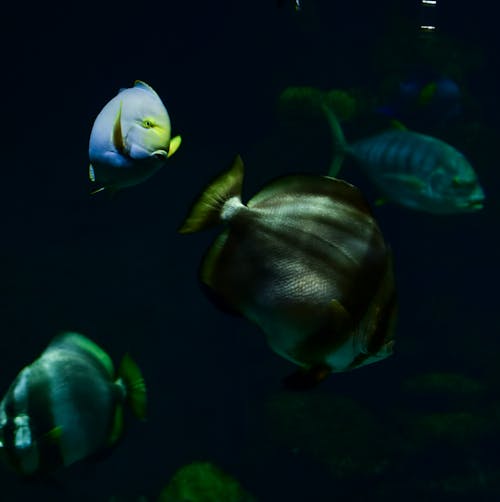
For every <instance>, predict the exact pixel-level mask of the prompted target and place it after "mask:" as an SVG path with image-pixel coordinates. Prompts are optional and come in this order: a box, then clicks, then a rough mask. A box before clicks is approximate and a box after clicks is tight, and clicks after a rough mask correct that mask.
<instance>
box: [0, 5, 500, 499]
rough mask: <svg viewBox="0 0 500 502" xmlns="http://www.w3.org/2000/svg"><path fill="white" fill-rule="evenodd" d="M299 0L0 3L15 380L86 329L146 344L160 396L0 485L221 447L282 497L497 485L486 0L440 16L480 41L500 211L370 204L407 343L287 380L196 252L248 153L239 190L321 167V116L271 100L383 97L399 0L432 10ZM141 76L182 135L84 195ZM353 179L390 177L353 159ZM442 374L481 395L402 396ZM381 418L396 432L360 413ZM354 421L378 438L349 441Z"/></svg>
mask: <svg viewBox="0 0 500 502" xmlns="http://www.w3.org/2000/svg"><path fill="white" fill-rule="evenodd" d="M303 3H304V4H308V9H307V12H305V9H304V12H303V13H302V14H303V15H295V13H294V12H293V11H292V9H277V8H276V5H275V3H274V2H273V1H272V0H254V1H250V0H249V1H246V0H240V1H236V0H235V1H233V2H230V1H219V2H206V1H204V2H201V1H188V0H183V1H177V2H171V1H167V0H165V1H163V2H141V3H137V4H136V5H135V6H126V5H124V4H122V3H113V2H109V3H104V2H102V3H101V4H98V5H97V4H96V5H92V4H90V3H79V4H77V5H73V4H70V3H67V4H66V5H64V6H62V7H60V8H57V9H56V8H54V7H51V6H49V5H46V4H43V3H39V4H37V5H36V6H34V7H29V8H28V7H27V6H24V5H21V4H19V5H14V6H13V10H12V12H11V14H9V15H8V16H5V17H4V20H3V23H4V30H3V33H4V36H6V40H5V42H4V44H3V48H4V57H3V62H2V69H3V72H2V74H3V81H4V99H3V114H2V115H3V119H4V124H3V125H4V133H3V138H4V142H3V150H4V151H3V153H4V155H3V159H2V166H3V168H2V196H1V197H0V200H1V209H2V215H3V218H2V242H3V244H2V249H1V250H0V253H1V258H2V259H1V261H0V270H1V277H2V280H1V282H0V293H1V303H0V312H1V315H0V323H1V324H0V332H1V333H2V336H1V339H0V353H1V354H2V359H1V361H2V365H1V367H2V370H1V372H0V387H1V389H5V390H6V389H7V387H8V385H9V384H10V382H11V381H12V379H13V378H14V376H15V375H16V374H17V372H18V371H19V370H20V369H21V368H22V367H23V366H24V365H25V364H27V363H28V362H31V361H32V360H33V359H35V358H36V357H37V356H38V354H39V353H40V352H41V351H42V350H43V349H44V347H45V346H46V344H47V343H48V342H49V340H50V339H51V338H52V336H54V335H55V334H56V333H58V332H59V331H61V330H75V331H80V332H82V333H84V334H86V335H87V336H89V337H90V338H92V339H94V340H95V341H96V342H98V343H99V344H100V345H102V346H103V347H104V348H105V349H106V350H108V351H109V352H110V354H111V355H112V357H113V359H114V360H115V361H118V360H119V358H120V357H121V355H122V354H123V353H124V352H126V351H129V352H130V353H131V354H132V355H133V356H134V358H135V359H136V361H137V362H138V363H139V365H140V366H141V367H142V369H143V371H144V374H145V378H146V381H147V383H148V390H149V399H150V413H149V419H148V421H147V423H145V424H136V423H134V422H132V423H131V427H130V430H129V434H128V436H127V438H126V440H125V441H124V442H123V444H121V445H120V446H119V448H118V449H117V450H116V451H115V452H114V453H113V455H111V456H110V457H109V458H107V459H105V460H103V461H102V462H100V463H98V464H96V465H93V464H92V465H86V464H85V465H79V466H75V467H74V468H71V469H68V471H67V472H65V473H64V474H63V475H62V476H60V477H59V478H58V479H57V481H55V482H54V483H53V484H48V485H43V486H38V485H36V486H33V485H29V484H28V485H27V484H25V483H21V482H20V481H19V480H18V479H17V478H16V477H15V476H13V475H12V474H11V473H10V472H8V471H7V470H1V471H0V500H2V501H4V500H5V501H9V502H10V501H24V500H26V501H28V500H30V501H31V500H47V501H53V502H58V501H68V500H75V501H86V500H98V501H107V500H108V499H109V497H110V496H111V495H113V494H124V495H130V496H134V495H140V494H144V495H148V496H150V497H151V498H153V497H155V496H156V495H157V494H158V493H159V491H160V490H161V489H162V487H163V486H164V485H165V484H166V483H167V482H168V480H169V479H170V477H171V476H172V475H173V473H174V472H175V470H176V469H178V468H179V467H181V466H182V465H184V464H187V463H190V462H193V461H195V460H209V461H212V462H214V463H216V464H217V465H219V466H220V467H221V468H223V469H224V470H226V472H228V473H230V474H232V475H233V476H235V477H236V478H237V479H239V480H240V482H241V483H242V484H243V486H244V487H245V488H247V489H248V491H249V492H251V493H252V494H253V495H254V496H255V497H256V498H257V499H258V500H260V501H264V502H267V501H291V502H295V501H297V502H299V501H305V500H318V501H322V500H325V501H326V500H332V501H333V500H335V501H336V502H340V501H349V500H379V499H380V500H382V499H383V500H406V501H408V500H417V499H418V500H422V499H424V500H466V499H467V500H471V499H474V500H497V497H498V496H499V494H500V488H499V484H500V483H499V481H496V479H497V478H498V477H499V476H500V461H499V460H498V457H497V455H496V452H497V451H498V447H499V446H500V424H499V425H497V422H498V421H500V400H499V399H498V397H497V396H498V388H499V385H500V372H499V371H498V369H497V367H498V358H499V352H500V344H499V341H498V336H499V334H500V333H499V322H498V292H497V285H498V281H499V279H500V274H499V270H498V252H499V247H498V216H499V215H500V213H499V203H498V198H497V193H498V191H499V189H500V182H499V180H500V178H499V175H498V172H497V171H498V169H497V164H498V146H497V145H498V143H495V138H497V137H498V111H499V101H498V96H497V90H498V62H497V61H496V59H495V58H496V54H497V49H498V45H499V39H498V31H497V28H496V26H495V22H496V21H495V20H494V19H492V17H494V16H491V13H488V7H489V5H487V4H486V2H483V3H480V2H479V3H477V2H476V3H475V4H474V5H472V4H469V3H465V2H463V3H461V2H459V3H457V2H451V1H448V2H444V1H443V2H441V1H440V2H439V4H440V5H439V9H440V11H439V23H440V24H439V26H440V27H441V29H442V31H443V32H444V33H446V34H448V35H449V36H450V37H453V39H455V40H458V41H459V42H460V44H463V45H464V46H466V47H471V48H473V50H475V51H476V52H477V53H478V54H480V55H481V57H482V58H484V60H483V62H482V64H480V65H478V67H476V68H474V69H473V70H472V71H471V72H470V73H469V74H467V75H466V77H465V82H466V84H467V86H468V92H469V94H470V95H471V96H472V97H473V99H474V100H475V108H474V109H473V111H474V113H475V114H476V115H474V113H472V114H471V115H469V116H468V117H467V120H471V121H477V122H479V123H480V124H481V126H482V127H483V128H484V130H485V131H487V133H488V134H487V135H486V136H480V137H479V138H476V139H475V141H469V142H468V143H467V148H463V149H464V150H465V153H466V154H467V155H468V156H469V158H470V160H471V162H472V163H473V164H474V165H475V167H476V169H477V171H478V175H479V177H480V179H481V182H482V184H483V186H484V188H485V191H486V194H487V197H488V200H487V204H486V207H485V208H484V210H482V211H481V212H480V213H476V214H466V215H455V216H446V217H444V216H442V217H438V216H432V215H428V214H423V213H416V212H411V211H408V210H405V209H403V208H400V207H396V206H390V205H386V206H383V207H380V208H376V209H375V211H376V214H377V217H378V220H379V222H380V225H381V227H382V229H383V231H384V233H385V235H386V238H387V240H388V242H390V244H391V246H392V248H393V251H394V258H395V269H396V277H397V283H398V288H399V297H400V319H399V324H398V330H397V345H396V351H395V354H394V356H393V357H392V358H390V359H388V360H386V361H384V362H382V363H380V364H375V365H371V366H368V367H365V368H362V369H359V370H356V371H353V372H350V373H343V374H336V375H333V376H332V377H330V378H329V379H328V381H326V382H325V383H324V384H323V385H322V386H321V387H320V388H319V389H318V390H314V391H311V392H310V393H309V394H306V395H303V394H299V395H286V394H285V395H284V394H283V393H282V391H281V378H282V377H283V376H284V375H286V374H288V373H289V372H290V371H292V370H293V367H292V365H291V364H290V363H288V362H286V361H284V360H283V359H281V358H280V357H278V356H277V355H275V354H273V353H272V352H271V351H270V350H269V349H268V347H267V346H266V344H265V340H264V337H263V335H262V334H261V333H260V332H259V330H258V329H257V328H256V327H255V326H253V325H251V324H249V323H247V322H245V321H244V320H242V319H235V318H232V317H229V316H227V315H225V314H224V313H222V312H220V311H219V310H217V309H215V308H214V307H213V306H212V304H210V303H209V301H208V300H207V299H206V298H205V297H204V296H203V293H202V292H201V290H200V289H199V286H198V283H197V267H198V263H199V261H200V258H201V256H202V255H203V253H204V251H205V249H206V248H207V246H208V245H209V244H210V242H211V241H212V239H213V237H214V235H215V233H213V232H206V233H200V234H196V235H191V236H180V235H178V234H177V232H176V229H177V228H178V226H179V225H180V223H181V222H182V220H183V218H184V216H185V214H186V211H187V209H188V207H189V205H190V203H191V202H192V200H193V198H194V197H195V196H196V195H197V194H198V192H199V191H200V189H201V188H202V187H203V186H204V185H205V184H206V183H207V181H208V180H210V179H211V178H212V177H213V176H214V175H215V174H217V173H218V172H220V171H221V170H222V169H224V168H225V167H226V166H227V165H228V163H229V162H230V160H231V159H232V157H233V156H234V155H235V154H236V153H240V154H241V155H242V157H243V159H244V161H245V164H246V179H245V183H244V190H245V197H248V196H250V195H252V194H253V193H255V191H256V190H258V189H259V187H260V186H262V185H263V184H264V183H266V182H267V181H269V180H270V179H272V178H274V177H276V176H278V175H281V174H284V173H288V172H298V171H306V172H318V173H323V172H325V166H327V163H328V158H329V157H328V156H329V146H328V137H327V134H326V133H325V131H324V130H321V128H318V130H313V131H311V130H310V129H307V128H304V130H290V129H287V128H285V127H284V126H283V125H282V124H280V121H279V120H278V118H277V116H276V100H277V96H278V95H279V93H280V92H281V91H282V90H283V89H284V88H285V87H286V86H289V85H310V86H316V87H319V88H343V87H361V88H363V89H364V90H365V91H366V92H370V89H372V88H374V87H375V83H376V82H378V81H380V79H382V78H383V77H384V74H383V72H385V71H387V68H385V67H384V65H382V66H379V65H377V64H374V58H373V54H374V49H375V47H376V44H377V43H379V42H380V41H381V40H383V39H384V37H387V33H388V30H389V28H390V26H391V23H392V22H393V17H392V13H393V12H394V9H395V5H399V8H400V10H401V11H402V13H403V14H404V15H405V16H406V18H408V19H410V22H411V20H412V19H415V24H417V23H418V21H417V17H416V16H417V15H416V11H417V8H418V2H417V1H416V0H414V1H401V2H391V1H389V0H386V1H380V2H368V1H362V2H352V3H349V2H336V1H333V0H324V1H321V0H309V2H308V0H303ZM412 16H414V17H412ZM399 42H400V41H398V40H395V41H394V44H395V50H397V47H398V45H399ZM135 79H142V80H144V81H146V82H148V83H149V84H150V85H152V86H153V87H154V88H155V89H156V90H157V92H158V93H159V94H160V96H161V97H162V98H163V100H164V102H165V104H166V106H167V108H168V110H169V113H170V116H171V119H172V125H173V133H174V134H181V135H182V136H183V144H182V146H181V148H180V150H179V151H178V153H177V154H176V155H175V156H174V157H173V158H172V159H171V162H170V163H169V166H168V167H166V168H165V169H164V170H163V171H161V172H160V173H158V174H157V175H155V177H154V178H153V179H152V180H150V181H148V182H147V183H144V184H142V185H140V186H137V187H134V188H131V189H129V190H127V191H124V192H123V193H121V194H119V196H117V197H116V198H115V199H113V200H109V199H108V198H106V197H100V196H95V197H90V196H89V195H88V191H89V186H88V182H87V166H88V153H87V147H88V137H89V133H90V129H91V126H92V123H93V120H94V118H95V116H96V114H97V113H98V112H99V111H100V109H101V108H102V106H103V105H104V104H105V103H106V102H107V101H108V100H109V99H110V98H111V97H112V96H114V94H115V93H116V91H117V89H119V88H120V87H129V86H131V85H132V83H133V81H134V80H135ZM422 132H425V131H422ZM349 134H350V135H351V137H354V136H355V135H356V130H355V129H351V130H349ZM456 146H457V147H459V148H460V147H461V145H458V144H457V145H456ZM349 180H350V181H352V182H355V183H356V184H358V185H359V186H360V187H361V188H362V189H363V190H366V191H367V193H369V194H370V196H371V195H372V194H371V193H370V187H369V186H368V185H367V182H366V181H365V180H364V178H363V177H362V176H360V175H359V173H357V172H356V171H355V170H353V173H352V177H351V178H349ZM426 372H439V373H448V374H450V373H451V374H454V375H457V374H458V375H461V376H463V378H468V379H471V380H473V381H474V382H476V383H477V384H478V385H479V388H480V389H481V390H480V391H478V392H477V393H476V394H474V392H472V391H471V392H472V394H474V396H473V397H472V398H471V397H470V395H469V394H467V392H466V394H467V396H468V397H467V399H468V401H467V403H465V404H463V399H464V398H463V394H461V393H460V392H459V391H457V392H456V393H454V392H450V393H446V392H441V393H438V394H437V397H436V395H434V394H432V392H431V394H430V396H431V397H429V396H428V395H426V394H425V392H413V394H412V393H411V392H410V391H408V390H407V386H406V387H405V384H404V382H406V381H408V380H409V379H412V378H415V377H417V376H418V375H422V374H424V373H426ZM2 392H3V390H2ZM456 395H458V396H459V397H458V398H457V397H456ZM432 396H434V397H432ZM433 399H434V401H433ZM457 399H458V401H459V404H456V400H457ZM443 403H445V404H443ZM349 406H359V407H360V411H359V413H358V412H356V411H353V412H352V415H353V416H354V417H357V418H359V416H360V414H361V415H363V417H364V418H363V419H362V420H361V419H360V420H361V421H360V423H357V422H356V420H354V422H356V423H357V425H353V427H354V428H353V429H352V430H351V432H350V433H349V431H347V432H346V431H345V430H342V429H339V428H338V426H337V425H336V424H335V419H336V417H339V416H340V417H342V416H343V414H344V413H345V410H346V409H347V408H349ZM349 409H351V408H349ZM297 410H299V411H300V413H299V411H297ZM311 410H313V411H311ZM314 410H317V411H318V413H314ZM443 410H444V411H446V412H448V411H451V412H458V413H459V414H462V415H460V416H462V417H463V416H467V417H468V418H469V419H470V421H469V422H467V423H466V425H465V426H464V429H463V434H462V429H459V432H458V433H457V434H456V436H458V439H457V438H456V437H455V436H453V438H451V439H450V438H449V437H448V436H446V433H443V435H441V436H440V435H439V434H434V435H432V434H430V435H429V434H428V435H427V436H425V434H424V433H422V434H423V436H425V438H424V439H422V441H419V440H418V438H419V437H420V436H419V428H418V425H415V426H408V424H409V423H413V421H412V418H411V417H412V416H416V415H417V414H419V413H420V414H422V413H424V414H425V413H426V412H428V411H429V412H434V411H443ZM464 414H465V415H464ZM402 416H403V417H406V418H402ZM476 418H477V421H479V425H477V424H476V422H475V420H476ZM483 419H484V420H483ZM363 420H365V421H363ZM373 421H375V422H376V423H377V424H378V425H380V427H381V429H380V430H381V431H382V432H380V431H379V429H377V428H374V430H373V431H372V430H371V429H370V427H368V426H366V427H365V424H372V423H373ZM347 422H349V420H347ZM329 423H331V424H332V426H331V428H330V427H329V426H328V424H329ZM417 423H420V422H417ZM471 424H472V425H471ZM356 427H358V428H359V430H358V429H356ZM367 427H368V429H367ZM474 427H475V428H476V429H478V431H477V434H476V435H474V434H472V438H470V437H469V436H467V434H469V433H470V431H471V429H472V430H476V429H475V428H474ZM445 429H446V427H445ZM367 431H368V432H367ZM345 434H347V437H348V438H349V441H350V442H352V443H356V441H357V440H359V441H362V442H363V444H364V445H365V447H364V446H363V444H361V445H359V444H358V445H357V446H356V447H355V448H354V450H353V452H351V453H349V447H346V448H347V453H346V450H345V449H344V450H343V452H342V453H340V454H339V453H338V452H337V451H336V445H337V444H338V443H337V437H338V439H339V442H340V443H341V442H342V440H341V437H342V436H344V435H345ZM349 434H350V435H349ZM386 435H387V437H388V439H387V440H386V439H385V438H386ZM469 435H470V434H469ZM460 437H462V438H463V441H461V440H460ZM415 438H417V439H415ZM405 441H407V442H408V446H407V447H405V446H404V444H403V443H405ZM426 441H427V442H426ZM415 443H417V444H418V445H419V447H418V448H417V447H416V446H415ZM422 443H425V445H424V446H422ZM405 444H406V443H405ZM330 451H331V455H332V456H333V457H338V456H339V455H340V456H342V455H344V459H345V458H349V459H350V460H349V461H347V464H348V465H350V466H351V467H349V468H345V469H344V471H342V472H341V473H339V468H338V466H339V465H340V464H342V461H332V460H331V459H329V452H330ZM335 462H337V463H335ZM349 462H350V463H349ZM332 463H333V465H334V466H336V468H337V470H335V468H332ZM358 464H359V466H358ZM342 465H344V464H342ZM352 465H354V467H352ZM377 466H378V467H377ZM346 470H347V474H346V472H345V471H346ZM457 479H458V480H467V482H464V483H462V485H460V483H459V482H458V481H457ZM450 480H451V481H450ZM450 487H451V488H450Z"/></svg>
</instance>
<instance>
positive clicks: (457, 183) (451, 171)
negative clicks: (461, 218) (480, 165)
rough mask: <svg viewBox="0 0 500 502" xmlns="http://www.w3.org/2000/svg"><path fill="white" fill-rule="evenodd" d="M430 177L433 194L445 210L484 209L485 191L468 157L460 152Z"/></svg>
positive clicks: (451, 211) (430, 188) (467, 210)
mask: <svg viewBox="0 0 500 502" xmlns="http://www.w3.org/2000/svg"><path fill="white" fill-rule="evenodd" d="M446 163H447V165H446V166H443V167H438V168H437V169H436V170H435V171H434V172H433V173H432V175H431V177H430V179H429V190H430V193H431V196H432V197H433V198H435V199H439V200H440V205H441V206H442V208H443V211H442V212H443V213H444V212H450V213H456V212H472V211H477V210H479V209H482V207H483V204H484V199H485V195H484V191H483V188H482V187H481V185H480V183H479V180H478V178H477V175H476V173H475V171H474V169H473V168H472V166H471V165H470V164H469V162H468V161H467V159H466V158H465V157H464V156H463V155H462V154H458V152H457V155H454V156H452V157H449V158H448V159H447V162H446Z"/></svg>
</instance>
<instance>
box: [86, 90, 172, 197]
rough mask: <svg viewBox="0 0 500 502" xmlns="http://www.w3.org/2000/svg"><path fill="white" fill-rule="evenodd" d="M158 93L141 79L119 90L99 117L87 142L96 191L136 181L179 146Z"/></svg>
mask: <svg viewBox="0 0 500 502" xmlns="http://www.w3.org/2000/svg"><path fill="white" fill-rule="evenodd" d="M181 141H182V138H181V136H174V137H171V124H170V117H169V115H168V112H167V109H166V108H165V105H164V104H163V102H162V100H161V98H160V97H159V96H158V94H157V93H156V91H155V90H154V89H153V88H152V87H151V86H149V85H148V84H146V83H145V82H143V81H141V80H136V81H135V82H134V86H133V87H131V88H127V89H121V90H120V91H119V93H118V94H117V95H116V96H115V97H114V98H113V99H111V100H110V101H109V102H108V103H107V104H106V106H104V108H103V109H102V110H101V112H100V113H99V114H98V115H97V117H96V119H95V121H94V124H93V126H92V130H91V133H90V140H89V159H90V165H89V179H90V181H91V182H92V183H95V184H96V185H98V187H97V188H96V189H94V190H92V192H91V193H92V194H95V193H98V192H101V191H102V190H108V191H110V192H116V191H118V190H120V189H123V188H125V187H129V186H133V185H137V184H139V183H142V182H143V181H145V180H147V179H148V178H150V177H151V176H152V175H153V174H155V173H156V172H157V171H158V170H159V169H161V168H162V167H163V166H164V165H165V164H166V161H167V159H168V158H170V157H171V156H172V155H173V154H174V153H175V152H176V151H177V150H178V148H179V147H180V145H181Z"/></svg>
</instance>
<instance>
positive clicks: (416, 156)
mask: <svg viewBox="0 0 500 502" xmlns="http://www.w3.org/2000/svg"><path fill="white" fill-rule="evenodd" d="M346 153H348V154H350V155H351V156H352V157H353V158H354V159H355V160H356V161H357V162H358V163H359V164H360V166H361V168H362V169H363V171H364V172H365V174H366V175H367V176H368V177H369V178H370V180H371V181H372V183H373V184H374V185H375V186H377V188H378V189H379V190H380V191H381V192H382V194H383V195H384V196H385V197H386V198H387V199H389V200H392V201H393V202H396V203H399V204H401V205H403V206H406V207H410V208H413V209H418V210H423V211H427V212H431V213H438V214H447V213H457V212H468V211H475V210H478V209H481V208H482V205H483V201H484V192H483V189H482V188H481V186H480V184H479V182H478V179H477V176H476V173H475V172H474V169H473V168H472V166H471V165H470V164H469V162H468V161H467V159H466V158H465V156H464V155H463V154H462V153H460V152H459V151H458V150H456V149H455V148H454V147H452V146H451V145H449V144H447V143H445V142H444V141H441V140H439V139H437V138H434V137H432V136H427V135H425V134H420V133H417V132H413V131H406V130H391V131H387V132H383V133H381V134H378V135H376V136H373V137H370V138H367V139H363V140H360V141H358V142H355V143H353V144H352V145H350V146H348V147H347V150H346Z"/></svg>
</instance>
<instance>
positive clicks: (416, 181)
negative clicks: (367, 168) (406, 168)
mask: <svg viewBox="0 0 500 502" xmlns="http://www.w3.org/2000/svg"><path fill="white" fill-rule="evenodd" d="M381 178H383V179H384V180H387V181H393V182H396V183H402V184H403V185H407V186H411V187H412V188H414V189H418V190H421V189H423V188H425V186H426V184H425V183H424V182H423V181H422V180H421V179H420V178H417V177H416V176H414V175H412V174H398V173H386V174H382V176H381Z"/></svg>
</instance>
